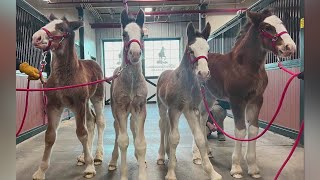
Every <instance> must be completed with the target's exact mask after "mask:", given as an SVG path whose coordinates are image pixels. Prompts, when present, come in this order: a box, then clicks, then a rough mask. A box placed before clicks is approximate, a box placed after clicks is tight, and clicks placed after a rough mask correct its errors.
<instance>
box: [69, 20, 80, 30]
mask: <svg viewBox="0 0 320 180" xmlns="http://www.w3.org/2000/svg"><path fill="white" fill-rule="evenodd" d="M68 25H69V27H70V29H72V30H73V31H75V30H77V29H79V28H80V27H82V26H83V22H82V21H71V22H69V23H68Z"/></svg>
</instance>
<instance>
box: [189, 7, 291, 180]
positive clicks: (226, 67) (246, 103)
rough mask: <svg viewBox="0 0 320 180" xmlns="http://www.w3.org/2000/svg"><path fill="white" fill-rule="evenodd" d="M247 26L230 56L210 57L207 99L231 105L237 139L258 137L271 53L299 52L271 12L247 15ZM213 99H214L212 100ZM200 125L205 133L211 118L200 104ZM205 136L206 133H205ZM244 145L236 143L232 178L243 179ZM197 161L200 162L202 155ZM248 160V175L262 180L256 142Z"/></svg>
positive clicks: (251, 146) (282, 55)
mask: <svg viewBox="0 0 320 180" xmlns="http://www.w3.org/2000/svg"><path fill="white" fill-rule="evenodd" d="M247 17H248V19H249V20H248V22H247V24H246V25H245V27H244V28H243V29H242V30H241V32H240V34H239V35H238V38H237V41H236V43H235V46H234V47H233V49H232V50H231V52H229V53H228V54H216V53H210V54H209V57H208V59H209V61H208V66H209V69H210V72H211V74H212V77H211V79H209V80H208V81H207V93H206V96H207V98H208V100H209V101H211V102H210V104H211V105H212V103H213V102H214V100H215V99H222V100H227V101H229V102H230V105H231V108H232V113H233V116H234V122H235V131H234V133H235V137H237V138H241V139H243V138H244V137H245V136H246V134H247V133H246V121H247V122H248V123H249V126H248V138H253V137H255V136H257V134H258V131H259V128H258V115H259V112H260V109H261V106H262V103H263V93H264V91H265V89H266V87H267V84H268V77H267V73H266V70H265V67H264V65H265V60H266V55H267V52H268V51H272V52H274V53H275V54H276V55H278V56H280V57H288V56H290V55H292V54H293V53H294V52H295V51H296V45H295V43H294V41H293V40H292V39H291V37H290V35H289V34H288V33H286V32H287V30H286V28H285V26H284V25H283V23H282V21H281V20H280V19H279V18H278V17H277V16H275V15H272V13H271V12H270V11H269V10H264V11H262V12H261V13H256V12H250V11H248V12H247ZM210 97H211V98H210ZM200 109H201V116H202V117H201V121H202V126H203V127H204V129H205V123H206V121H207V119H208V114H207V112H206V110H205V108H204V106H203V103H201V107H200ZM203 132H204V133H205V131H203ZM241 149H242V142H240V141H236V142H235V148H234V152H233V154H232V167H231V171H230V173H231V175H232V176H233V177H234V178H242V168H241V166H240V160H241V156H242V154H241ZM194 157H198V158H201V157H200V156H199V155H194ZM245 159H246V161H247V165H248V173H249V174H250V175H251V176H252V177H253V178H259V177H261V176H260V171H259V168H258V166H257V163H256V141H251V142H248V146H247V152H246V155H245Z"/></svg>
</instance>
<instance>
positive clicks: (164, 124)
mask: <svg viewBox="0 0 320 180" xmlns="http://www.w3.org/2000/svg"><path fill="white" fill-rule="evenodd" d="M158 103H159V114H160V120H159V128H160V147H159V151H158V153H159V154H158V159H157V164H158V165H163V164H164V161H165V148H166V147H167V146H168V144H167V145H165V139H166V137H165V133H166V131H168V129H167V128H169V127H168V113H167V108H166V107H165V106H164V105H163V104H161V102H158Z"/></svg>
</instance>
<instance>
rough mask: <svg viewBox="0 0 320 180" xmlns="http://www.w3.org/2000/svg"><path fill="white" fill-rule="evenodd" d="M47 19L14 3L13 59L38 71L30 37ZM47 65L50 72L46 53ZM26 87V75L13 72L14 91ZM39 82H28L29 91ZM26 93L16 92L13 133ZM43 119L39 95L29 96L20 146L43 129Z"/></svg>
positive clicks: (39, 57) (37, 52)
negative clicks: (14, 42)
mask: <svg viewBox="0 0 320 180" xmlns="http://www.w3.org/2000/svg"><path fill="white" fill-rule="evenodd" d="M48 22H49V21H48V19H47V18H46V17H45V16H43V15H42V14H41V13H39V12H38V11H37V10H35V9H34V8H33V7H32V6H30V5H29V4H28V3H26V2H25V1H23V0H17V4H16V37H17V38H16V58H17V59H19V60H20V61H21V62H28V63H29V64H30V65H32V66H34V67H36V68H40V61H41V60H42V51H41V50H39V49H36V48H34V47H33V45H32V39H31V38H32V35H33V33H35V32H36V31H38V30H39V29H40V28H41V27H43V26H44V25H45V24H47V23H48ZM47 62H48V65H47V67H46V69H45V72H46V73H47V74H49V73H50V67H49V65H50V54H49V55H48V56H47ZM26 87H27V76H26V75H25V74H22V73H20V72H19V71H16V88H26ZM41 87H42V84H41V82H40V81H31V82H30V88H41ZM25 98H26V92H16V131H17V130H18V129H19V127H20V124H21V121H22V117H23V113H24V108H25V104H26V99H25ZM68 117H69V111H67V110H65V112H64V114H63V115H62V118H68ZM46 124H47V117H46V114H45V107H44V94H43V92H30V93H29V108H28V112H27V116H26V121H25V124H24V126H23V129H22V131H21V133H20V135H19V137H17V139H16V143H17V144H18V143H20V142H22V141H24V140H25V139H27V138H30V137H32V136H33V135H35V134H37V133H39V132H41V131H43V130H44V129H45V128H46Z"/></svg>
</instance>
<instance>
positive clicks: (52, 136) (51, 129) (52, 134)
mask: <svg viewBox="0 0 320 180" xmlns="http://www.w3.org/2000/svg"><path fill="white" fill-rule="evenodd" d="M62 110H63V108H62V107H57V106H55V105H51V104H50V101H49V103H48V105H47V112H48V128H47V130H46V133H45V147H44V153H43V156H42V162H41V164H40V166H39V168H38V170H37V171H36V172H35V173H34V174H33V176H32V178H33V179H34V180H40V179H45V173H46V171H47V169H48V168H49V165H50V157H51V152H52V146H53V144H54V142H55V141H56V137H57V130H58V127H59V123H60V117H61V114H62Z"/></svg>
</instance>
